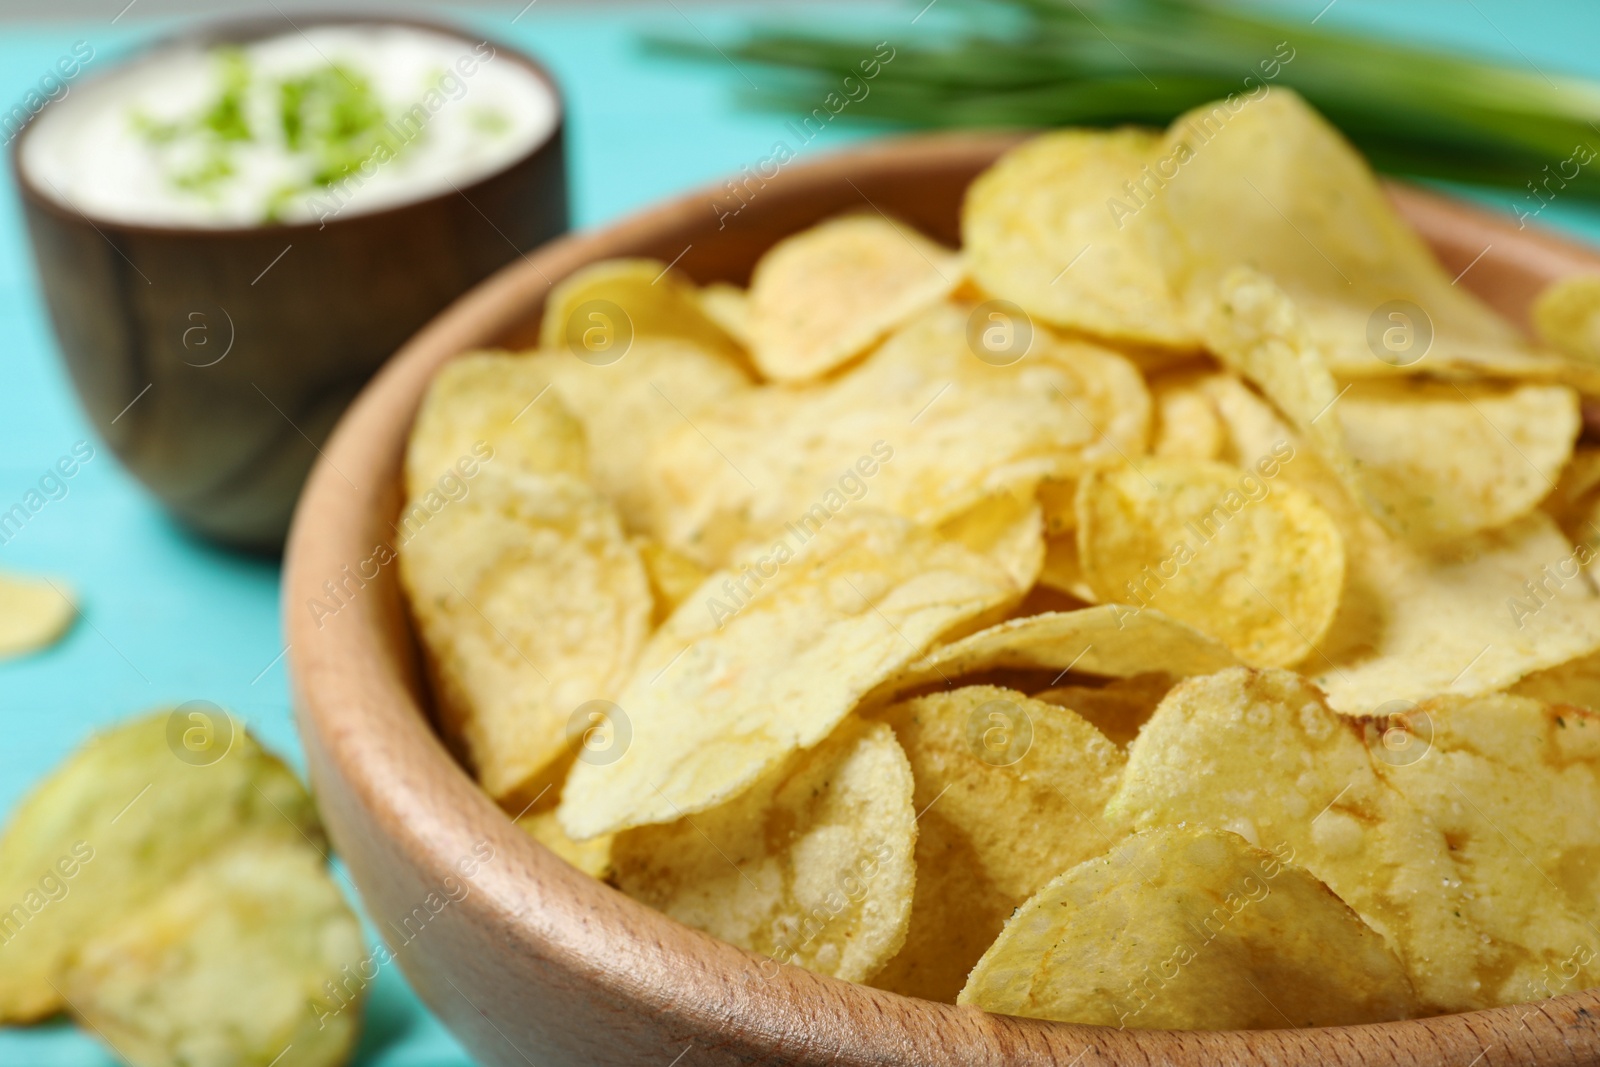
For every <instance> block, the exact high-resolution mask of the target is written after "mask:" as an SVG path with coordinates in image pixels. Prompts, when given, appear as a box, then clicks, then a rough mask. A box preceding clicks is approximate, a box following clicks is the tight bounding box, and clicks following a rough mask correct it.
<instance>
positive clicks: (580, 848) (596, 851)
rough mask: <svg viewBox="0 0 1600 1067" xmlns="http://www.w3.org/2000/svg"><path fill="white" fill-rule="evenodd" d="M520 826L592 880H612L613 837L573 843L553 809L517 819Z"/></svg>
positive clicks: (600, 837)
mask: <svg viewBox="0 0 1600 1067" xmlns="http://www.w3.org/2000/svg"><path fill="white" fill-rule="evenodd" d="M517 825H518V826H520V827H521V828H522V829H523V830H526V831H527V833H528V836H529V837H531V838H533V839H534V840H535V841H537V842H539V844H541V845H543V846H544V847H545V848H548V849H549V850H550V851H551V852H554V853H555V854H556V855H558V856H560V857H561V858H562V859H564V860H566V861H567V862H568V863H570V864H572V865H573V866H574V867H576V868H578V870H580V871H582V872H583V873H584V874H587V875H588V876H589V877H591V878H599V879H602V880H604V879H606V878H609V877H611V868H612V861H611V846H612V843H613V842H614V841H615V840H616V838H615V837H614V836H612V835H611V834H601V835H600V836H599V837H591V838H590V839H589V840H587V841H574V840H573V839H572V838H570V837H568V836H567V833H566V831H565V830H563V829H561V823H560V821H559V820H558V819H557V818H556V812H555V809H554V808H550V809H548V810H545V811H534V812H529V813H528V814H526V815H524V816H522V817H521V818H520V819H518V820H517Z"/></svg>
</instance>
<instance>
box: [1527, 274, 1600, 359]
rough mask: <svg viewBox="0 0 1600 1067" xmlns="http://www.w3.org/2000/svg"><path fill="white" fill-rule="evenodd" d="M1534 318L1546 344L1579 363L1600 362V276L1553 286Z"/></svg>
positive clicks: (1536, 305) (1541, 299)
mask: <svg viewBox="0 0 1600 1067" xmlns="http://www.w3.org/2000/svg"><path fill="white" fill-rule="evenodd" d="M1531 315H1532V318H1533V328H1534V330H1536V331H1537V332H1538V334H1539V338H1540V340H1542V341H1544V343H1545V344H1547V345H1550V346H1551V347H1553V348H1557V349H1560V350H1561V351H1562V352H1564V353H1566V354H1567V355H1569V356H1572V357H1573V358H1575V359H1582V360H1586V361H1589V362H1595V361H1600V275H1595V274H1578V275H1574V276H1573V277H1570V278H1562V279H1561V280H1560V281H1558V282H1553V283H1551V284H1550V285H1549V286H1548V287H1547V288H1546V289H1545V290H1544V291H1543V292H1542V293H1540V294H1539V297H1538V299H1536V300H1535V301H1534V302H1533V309H1532V312H1531Z"/></svg>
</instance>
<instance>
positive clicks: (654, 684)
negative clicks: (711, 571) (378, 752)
mask: <svg viewBox="0 0 1600 1067" xmlns="http://www.w3.org/2000/svg"><path fill="white" fill-rule="evenodd" d="M702 590H703V591H704V593H705V594H706V599H705V600H704V601H700V600H691V601H688V602H685V603H684V604H683V605H682V606H681V607H680V608H679V609H678V610H677V611H676V612H674V613H673V615H672V617H671V618H669V619H668V620H667V621H666V622H665V623H664V624H663V625H662V626H661V628H660V629H659V630H657V631H656V633H655V635H654V636H653V637H652V638H651V639H650V642H649V644H648V646H647V647H646V648H645V651H644V653H643V655H642V656H641V657H640V658H639V664H638V667H637V668H636V669H635V671H634V673H633V676H632V678H631V680H629V682H628V683H627V685H626V686H625V687H624V688H623V689H622V692H621V695H620V696H618V697H617V704H618V705H620V711H618V712H617V713H616V714H617V715H618V717H619V718H621V719H622V721H624V722H626V723H627V724H628V730H629V732H630V736H631V743H630V744H627V745H622V746H620V747H619V748H617V749H614V750H608V752H607V754H606V757H605V758H604V759H585V758H582V757H580V758H579V760H578V762H577V763H576V764H574V765H573V768H572V773H571V775H570V776H569V777H568V779H567V784H566V787H565V789H564V790H563V792H562V796H561V807H560V809H559V810H560V813H561V824H562V827H563V828H564V829H565V830H566V832H567V833H568V834H570V835H571V836H572V837H574V838H576V839H578V840H584V839H587V838H590V837H593V836H595V835H597V834H603V833H612V832H615V831H618V830H625V829H628V828H629V827H634V826H643V825H646V824H650V823H662V822H670V821H672V820H674V819H678V818H682V817H684V816H687V815H693V814H695V813H696V812H700V811H704V810H705V809H707V808H710V807H714V806H716V805H717V804H721V803H723V802H724V801H727V800H731V799H733V798H734V797H736V796H738V794H739V793H740V792H741V791H743V790H744V789H745V788H747V787H748V786H749V785H750V783H752V782H754V781H755V780H756V779H757V778H759V777H760V776H761V775H763V774H765V773H766V772H768V771H769V770H771V769H772V768H773V767H774V766H776V765H778V764H779V763H781V762H782V761H783V760H784V759H785V758H787V757H788V756H789V755H790V754H792V753H793V752H795V751H797V750H799V749H804V748H809V747H810V746H812V745H815V744H817V743H818V742H819V741H821V740H822V739H823V738H824V737H826V736H828V734H829V733H831V732H832V731H833V729H834V727H835V726H837V725H838V724H839V722H840V721H842V720H843V719H844V717H845V716H846V715H848V714H849V713H850V711H851V709H852V708H854V707H855V706H856V704H857V703H858V702H859V701H860V699H861V697H862V696H863V695H864V694H865V693H866V692H867V691H868V690H870V689H872V688H873V687H874V686H876V685H878V684H879V683H880V682H882V681H883V680H884V679H885V678H887V677H889V676H890V675H893V674H895V673H896V672H898V671H899V670H900V669H901V668H903V667H904V666H905V665H906V664H907V663H908V662H910V661H911V660H912V659H914V658H916V657H917V656H919V655H921V654H922V652H923V651H924V650H926V649H927V648H928V647H929V646H930V645H932V644H933V643H934V642H935V641H936V640H938V639H939V638H940V637H942V636H944V635H945V634H947V633H949V632H950V631H951V630H952V629H955V628H957V627H961V626H964V625H971V624H973V623H974V621H975V620H979V619H981V618H982V617H984V616H985V614H986V613H989V612H992V611H996V610H1000V609H1003V608H1004V607H1005V606H1007V605H1009V604H1011V603H1014V602H1015V601H1016V600H1017V599H1018V598H1020V597H1021V595H1022V590H1019V589H1017V588H1016V587H1015V586H1014V585H1012V583H1011V580H1010V578H1009V577H1008V576H1007V574H1006V573H1005V571H1004V570H1003V569H1001V567H1000V566H999V565H998V564H996V563H994V562H993V561H992V560H990V559H989V558H988V557H985V556H980V555H978V554H976V553H974V552H971V551H970V550H968V549H966V548H965V547H963V546H961V545H959V544H957V543H956V542H954V541H950V540H948V539H946V538H944V537H941V536H939V535H938V534H937V533H935V532H934V531H932V530H928V529H926V528H925V527H919V526H916V525H914V524H912V523H909V522H907V521H905V520H904V519H898V518H895V517H893V516H889V515H884V514H881V513H878V512H873V511H870V510H867V509H861V510H856V511H851V512H849V513H846V514H841V515H839V516H836V517H835V518H834V519H833V520H832V521H831V522H829V524H828V525H827V526H825V527H823V528H822V529H821V532H820V533H818V534H813V535H807V536H804V537H802V536H798V535H796V534H794V533H792V532H790V533H787V534H785V535H784V536H783V537H781V538H777V539H775V540H774V543H773V544H772V545H771V546H770V547H768V548H767V549H765V550H762V552H761V553H759V554H756V555H752V556H750V557H747V558H746V560H745V562H744V563H743V565H742V566H740V567H739V568H737V569H734V570H729V571H725V572H723V574H722V575H721V576H718V575H713V576H712V577H711V578H709V579H707V581H706V583H705V585H704V586H702ZM612 751H615V752H616V755H615V756H614V757H613V756H612V755H611V752H612Z"/></svg>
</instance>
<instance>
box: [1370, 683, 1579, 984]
mask: <svg viewBox="0 0 1600 1067" xmlns="http://www.w3.org/2000/svg"><path fill="white" fill-rule="evenodd" d="M1369 730H1370V731H1371V732H1373V733H1377V734H1379V735H1380V740H1379V747H1377V751H1378V754H1379V755H1380V756H1382V757H1383V758H1384V764H1383V771H1384V777H1385V778H1386V779H1387V780H1388V782H1389V783H1390V784H1391V785H1392V786H1393V787H1394V788H1395V789H1396V790H1397V791H1398V792H1399V793H1400V794H1401V796H1403V797H1404V798H1405V799H1406V800H1407V801H1408V802H1409V803H1410V805H1411V806H1412V808H1413V809H1414V810H1415V811H1416V812H1417V814H1418V815H1419V816H1420V817H1421V818H1423V819H1425V820H1426V821H1427V822H1428V824H1429V825H1430V826H1433V827H1436V828H1437V829H1439V830H1440V831H1441V832H1442V833H1443V834H1444V835H1445V839H1446V840H1447V841H1448V842H1449V843H1450V854H1451V857H1452V858H1453V859H1454V860H1455V861H1456V862H1457V864H1458V866H1459V868H1460V871H1461V873H1460V877H1461V879H1462V880H1463V883H1464V884H1463V888H1464V890H1465V893H1466V896H1467V899H1468V901H1469V902H1470V904H1471V906H1472V909H1473V912H1472V915H1473V918H1474V920H1475V921H1476V922H1478V923H1479V924H1480V925H1481V926H1482V928H1483V929H1484V930H1485V932H1486V933H1487V934H1488V935H1489V937H1490V938H1492V939H1493V942H1494V944H1495V945H1496V946H1497V948H1498V952H1497V953H1496V955H1495V957H1493V958H1492V961H1491V962H1490V965H1489V966H1488V967H1486V968H1485V969H1486V970H1489V971H1490V973H1491V974H1492V975H1493V980H1494V981H1495V982H1497V983H1498V985H1497V986H1495V987H1493V988H1494V990H1495V999H1496V1001H1497V1002H1498V1003H1522V1002H1527V1001H1534V1000H1543V999H1544V998H1546V997H1552V996H1557V995H1560V994H1561V993H1567V992H1575V991H1577V990H1579V989H1589V988H1593V987H1594V986H1596V985H1600V930H1597V929H1596V926H1595V924H1596V922H1597V921H1600V862H1597V861H1600V716H1596V715H1595V714H1593V713H1590V712H1585V711H1581V710H1579V709H1576V708H1572V707H1550V706H1547V705H1545V704H1543V703H1540V702H1539V701H1536V700H1530V699H1526V698H1522V697H1514V696H1508V695H1505V694H1498V693H1497V694H1490V695H1487V696H1480V697H1442V698H1439V699H1437V700H1431V701H1427V702H1424V703H1423V704H1421V705H1420V706H1418V707H1416V708H1406V709H1404V710H1402V711H1399V712H1397V713H1394V714H1392V715H1391V716H1390V717H1389V718H1388V719H1380V720H1378V721H1376V722H1374V723H1372V724H1371V726H1370V727H1369ZM1552 898H1556V899H1552ZM1491 968H1492V969H1491Z"/></svg>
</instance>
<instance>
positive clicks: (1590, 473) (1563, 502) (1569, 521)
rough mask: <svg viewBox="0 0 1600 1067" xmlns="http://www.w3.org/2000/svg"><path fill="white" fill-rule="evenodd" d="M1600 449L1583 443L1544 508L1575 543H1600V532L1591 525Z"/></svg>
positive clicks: (1599, 478)
mask: <svg viewBox="0 0 1600 1067" xmlns="http://www.w3.org/2000/svg"><path fill="white" fill-rule="evenodd" d="M1596 489H1600V448H1597V447H1596V446H1594V445H1585V444H1580V445H1578V446H1577V447H1576V448H1574V449H1573V450H1572V458H1571V459H1569V460H1568V461H1567V465H1566V467H1565V468H1564V469H1563V470H1562V471H1561V474H1560V476H1559V477H1557V478H1556V487H1555V488H1554V489H1552V490H1551V491H1550V495H1549V496H1547V497H1545V499H1544V501H1543V503H1542V504H1541V506H1542V507H1543V508H1544V509H1545V510H1546V511H1548V512H1549V513H1550V514H1551V515H1552V516H1554V518H1555V520H1556V522H1558V523H1560V524H1561V529H1562V530H1564V531H1565V532H1566V534H1567V536H1569V537H1571V538H1572V539H1573V540H1574V541H1589V542H1591V543H1593V542H1600V529H1595V530H1591V529H1590V528H1589V526H1588V523H1589V521H1590V518H1591V516H1592V512H1593V510H1594V506H1595V503H1596V501H1597V499H1600V494H1597V493H1596V492H1595V490H1596Z"/></svg>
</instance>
